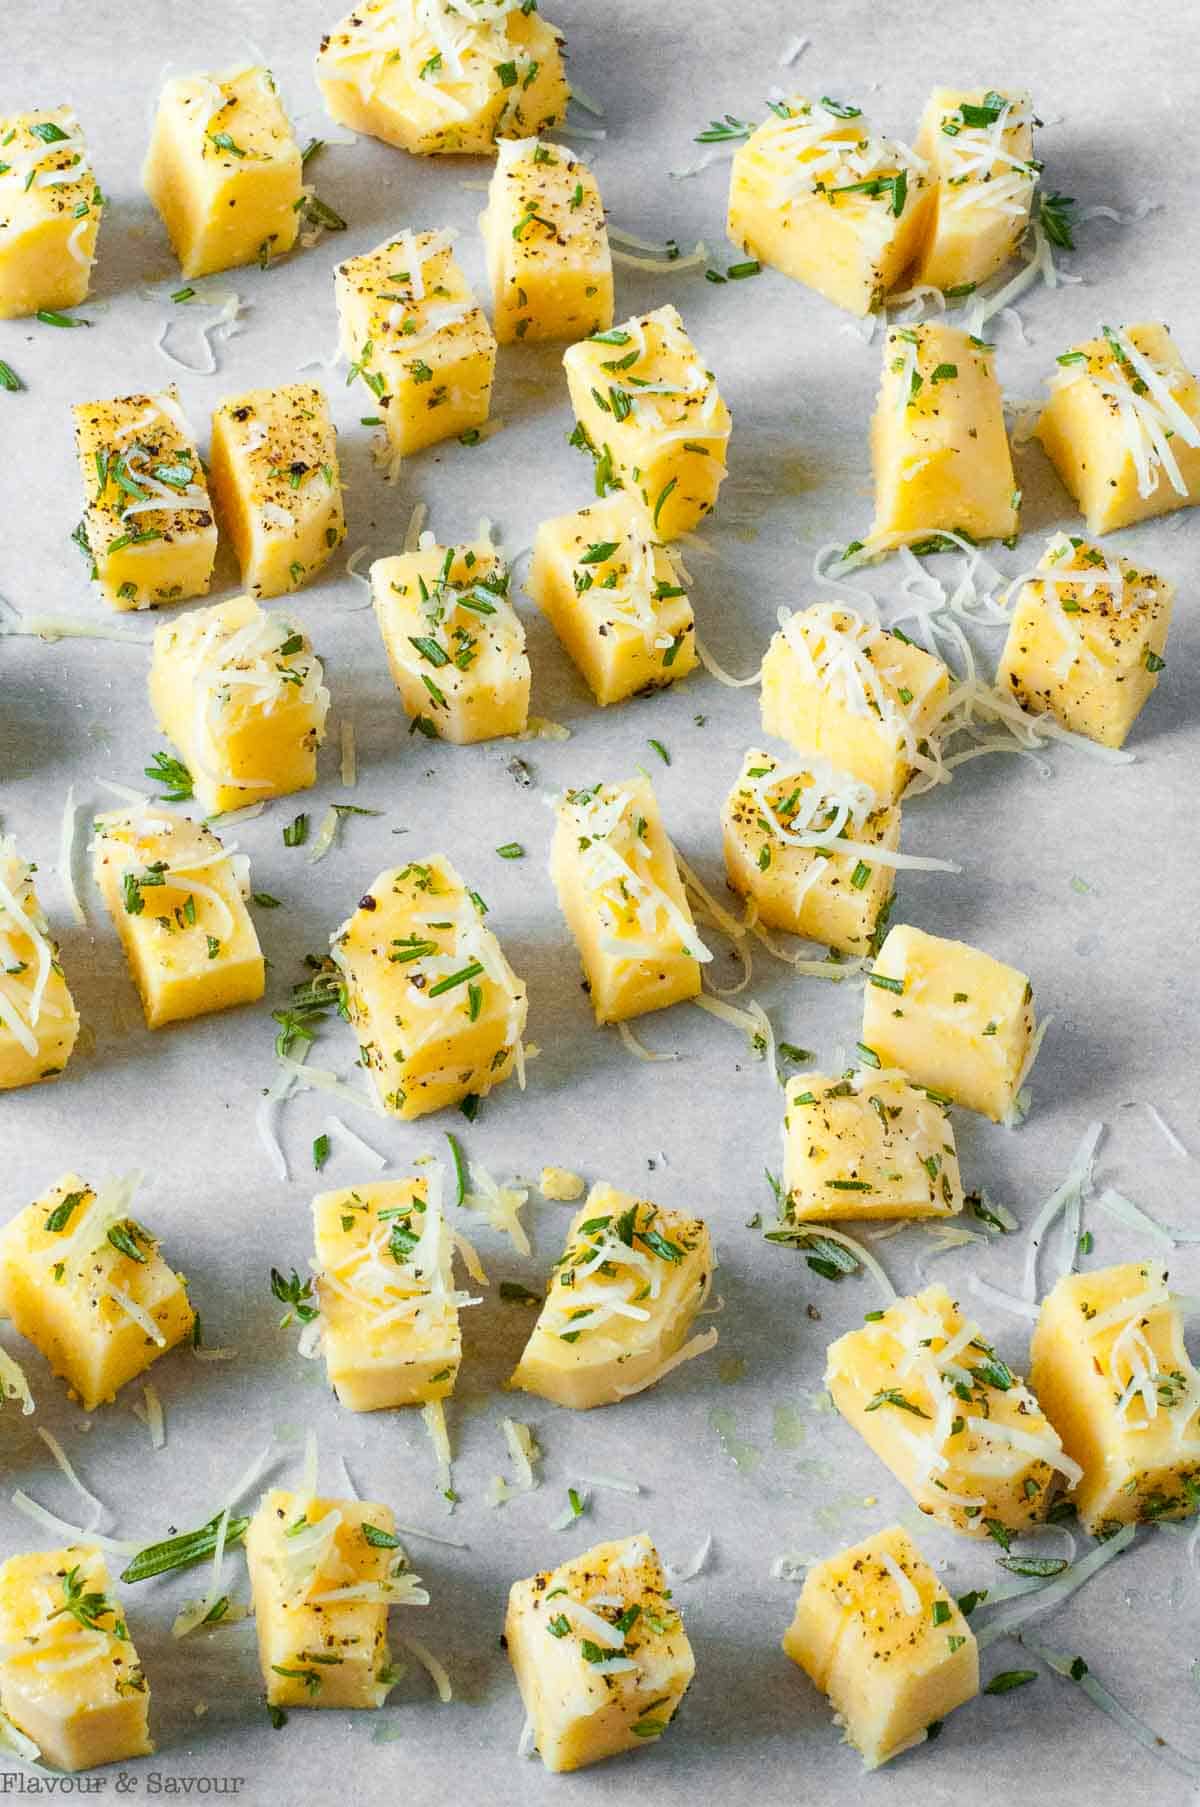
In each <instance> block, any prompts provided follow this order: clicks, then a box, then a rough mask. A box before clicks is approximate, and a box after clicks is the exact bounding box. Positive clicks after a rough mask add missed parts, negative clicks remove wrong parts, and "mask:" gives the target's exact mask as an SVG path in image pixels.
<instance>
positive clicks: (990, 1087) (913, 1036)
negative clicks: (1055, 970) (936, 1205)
mask: <svg viewBox="0 0 1200 1807" xmlns="http://www.w3.org/2000/svg"><path fill="white" fill-rule="evenodd" d="M1034 1033H1035V1022H1034V1014H1033V986H1032V985H1031V984H1030V982H1029V980H1028V979H1027V978H1026V977H1025V974H1024V973H1022V972H1018V971H1017V970H1016V968H1015V967H1013V966H1006V965H1005V964H1004V962H1003V961H1002V960H996V959H994V958H993V956H992V955H991V954H985V953H983V952H982V951H981V950H980V949H979V948H976V947H968V946H967V944H966V943H965V942H963V941H945V940H943V939H942V937H941V936H939V935H927V934H926V933H925V931H924V930H923V929H915V928H912V927H910V926H909V925H908V924H907V923H899V924H897V925H896V927H895V928H893V929H889V930H888V934H887V939H886V940H885V941H884V944H883V946H882V947H881V948H880V950H879V953H878V956H877V957H876V960H875V967H874V970H873V972H872V975H871V983H870V984H869V985H868V986H867V989H866V992H865V994H864V997H863V1029H862V1045H863V1046H864V1047H866V1048H868V1049H870V1051H871V1052H872V1053H873V1054H874V1055H875V1057H876V1058H877V1059H878V1060H879V1062H880V1063H881V1065H883V1066H885V1067H899V1068H900V1069H901V1070H902V1071H903V1072H905V1073H907V1074H908V1075H909V1077H910V1078H911V1079H912V1081H913V1083H914V1084H915V1085H920V1086H925V1087H926V1088H927V1089H928V1090H930V1091H932V1092H935V1093H937V1094H938V1095H939V1096H941V1097H943V1098H946V1099H950V1100H952V1101H953V1102H954V1103H955V1104H965V1105H966V1106H967V1108H968V1110H973V1111H979V1112H981V1113H982V1115H983V1116H985V1117H990V1118H991V1119H992V1121H993V1122H994V1123H1000V1122H1003V1121H1004V1120H1005V1119H1006V1118H1009V1117H1011V1114H1012V1112H1013V1109H1014V1107H1015V1105H1016V1099H1017V1093H1018V1091H1019V1090H1020V1088H1021V1085H1022V1082H1023V1081H1024V1079H1025V1075H1026V1073H1027V1071H1028V1068H1029V1062H1030V1058H1031V1056H1032V1053H1033V1051H1034Z"/></svg>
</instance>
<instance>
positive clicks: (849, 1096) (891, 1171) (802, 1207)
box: [782, 1067, 963, 1223]
mask: <svg viewBox="0 0 1200 1807" xmlns="http://www.w3.org/2000/svg"><path fill="white" fill-rule="evenodd" d="M784 1096H785V1100H786V1102H785V1107H784V1116H783V1193H784V1203H783V1210H782V1215H783V1216H784V1217H785V1218H786V1219H787V1221H788V1222H789V1223H837V1222H838V1221H839V1220H841V1219H843V1218H847V1219H853V1218H872V1217H874V1218H880V1217H886V1218H893V1217H953V1216H954V1215H955V1213H956V1212H959V1211H961V1210H962V1207H963V1190H962V1179H961V1177H960V1175H959V1170H958V1153H957V1150H956V1147H955V1141H954V1128H953V1125H952V1124H951V1122H950V1118H949V1115H948V1113H947V1111H946V1109H945V1107H944V1106H943V1105H940V1104H938V1103H937V1102H936V1101H935V1100H934V1099H932V1098H929V1097H927V1096H926V1094H925V1093H924V1092H922V1091H920V1090H919V1089H918V1088H917V1087H916V1086H912V1085H909V1083H908V1081H907V1080H906V1079H905V1078H904V1076H903V1075H902V1074H888V1073H875V1072H873V1071H872V1070H871V1069H870V1068H869V1067H864V1068H861V1069H860V1070H859V1071H858V1072H856V1073H854V1074H853V1075H851V1076H849V1077H835V1076H834V1075H831V1074H828V1073H797V1074H796V1075H795V1076H794V1077H793V1078H792V1079H789V1080H788V1083H787V1089H786V1092H785V1094H784Z"/></svg>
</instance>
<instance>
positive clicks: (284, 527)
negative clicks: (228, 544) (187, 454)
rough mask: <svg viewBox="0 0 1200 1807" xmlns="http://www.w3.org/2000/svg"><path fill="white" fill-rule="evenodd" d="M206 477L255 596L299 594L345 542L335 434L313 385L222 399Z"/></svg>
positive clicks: (215, 418)
mask: <svg viewBox="0 0 1200 1807" xmlns="http://www.w3.org/2000/svg"><path fill="white" fill-rule="evenodd" d="M209 481H210V482H211V484H212V493H213V500H214V502H215V503H216V508H217V514H218V517H219V519H220V521H221V525H222V527H223V528H224V531H225V532H226V534H227V535H228V536H229V538H230V539H231V540H232V541H233V548H234V551H235V552H236V554H237V558H238V563H239V565H240V566H241V571H242V583H243V585H244V586H245V588H246V589H247V590H248V591H249V593H250V594H251V596H257V597H261V596H283V595H285V594H286V593H287V592H288V591H289V590H298V589H299V588H300V586H301V584H304V583H307V582H308V581H309V580H310V579H311V578H313V577H315V576H316V574H317V572H318V571H320V569H321V568H322V566H323V565H325V564H326V563H327V562H328V560H329V558H330V555H331V554H332V553H333V552H335V551H336V549H337V548H338V547H339V546H340V545H341V543H342V541H343V540H344V539H345V537H346V517H345V512H344V510H343V507H342V479H341V474H340V472H339V469H338V455H337V432H336V429H335V428H334V425H333V422H332V420H331V419H330V418H329V403H328V401H327V400H326V398H325V394H324V391H323V390H321V389H318V388H317V387H316V385H315V384H313V383H286V384H284V385H283V387H282V388H279V389H251V390H248V391H247V392H246V394H244V395H234V396H230V397H229V398H228V399H227V400H226V401H223V402H222V403H221V405H220V407H219V408H218V409H217V410H216V412H215V413H214V415H213V418H212V450H211V452H210V454H209Z"/></svg>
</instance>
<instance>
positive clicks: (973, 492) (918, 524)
mask: <svg viewBox="0 0 1200 1807" xmlns="http://www.w3.org/2000/svg"><path fill="white" fill-rule="evenodd" d="M992 356H993V352H992V347H991V346H990V345H984V344H983V343H982V342H981V341H979V340H976V339H972V338H971V337H970V335H969V334H967V333H964V332H959V331H958V329H957V328H956V327H953V326H937V325H929V326H893V327H892V328H891V329H890V331H889V332H888V335H887V338H886V340H885V342H884V351H883V380H882V382H881V383H880V386H879V400H878V402H877V404H876V408H875V414H874V418H873V419H872V422H871V462H872V464H873V466H874V470H875V521H874V525H873V526H872V528H871V539H872V541H874V542H877V543H878V542H882V543H883V544H885V545H889V544H895V543H896V542H897V541H904V540H905V539H914V540H918V541H919V540H921V539H923V538H924V537H925V536H926V535H930V536H932V537H934V538H936V536H937V534H938V533H939V532H948V533H958V534H962V535H966V536H969V537H970V539H972V540H993V539H995V540H1004V539H1010V538H1011V537H1012V535H1013V534H1015V533H1016V532H1017V531H1018V530H1019V528H1020V501H1021V498H1020V492H1019V491H1018V489H1017V480H1016V478H1015V476H1014V475H1013V464H1012V453H1011V452H1010V450H1009V445H1008V434H1007V433H1006V432H1005V429H1004V404H1003V400H1002V398H1001V394H1000V384H999V383H998V381H997V380H996V373H995V370H994V369H993V368H992ZM889 536H895V537H894V538H893V537H889Z"/></svg>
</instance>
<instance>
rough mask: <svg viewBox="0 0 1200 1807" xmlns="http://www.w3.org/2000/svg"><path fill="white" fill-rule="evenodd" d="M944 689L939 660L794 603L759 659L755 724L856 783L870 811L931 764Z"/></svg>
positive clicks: (835, 614)
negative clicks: (869, 800)
mask: <svg viewBox="0 0 1200 1807" xmlns="http://www.w3.org/2000/svg"><path fill="white" fill-rule="evenodd" d="M949 693H950V673H949V671H948V670H947V669H946V667H945V665H943V663H942V661H941V660H940V659H935V658H934V657H933V655H932V654H931V653H927V652H925V651H923V649H922V648H921V647H919V646H914V645H913V644H912V643H911V641H908V640H905V639H902V638H901V637H900V636H899V635H898V634H891V633H889V632H888V631H887V629H886V628H882V627H878V626H876V625H875V624H874V623H873V622H870V621H865V620H864V619H863V617H862V616H861V615H858V614H856V613H855V611H854V610H853V609H846V608H841V607H839V606H838V605H836V604H833V603H826V602H818V603H814V604H813V605H812V607H811V608H807V609H797V610H796V612H795V613H794V614H793V615H791V616H790V617H789V618H788V620H787V621H786V622H785V623H784V625H783V626H782V627H781V628H780V629H779V631H778V633H776V634H775V635H774V636H773V638H772V640H771V644H770V645H769V646H768V648H767V651H766V655H765V657H764V659H763V664H762V696H761V708H762V725H763V728H764V729H765V731H766V732H767V733H768V734H775V735H777V736H778V737H779V739H780V740H786V741H788V742H790V744H791V745H792V746H793V747H795V748H796V749H797V751H798V752H800V753H803V754H805V755H806V756H808V757H809V758H817V759H823V760H825V761H827V762H828V764H829V765H830V766H831V767H832V768H833V770H834V771H837V772H844V773H847V774H848V775H849V776H850V777H852V778H856V779H858V780H859V782H860V783H862V784H865V785H866V786H867V787H868V788H869V789H870V790H871V791H872V792H873V793H874V795H875V798H876V800H877V803H878V805H879V807H881V808H882V807H884V806H886V805H888V804H892V803H896V802H898V801H899V799H900V798H901V796H903V794H904V791H905V789H906V787H907V786H908V784H909V782H910V780H911V779H912V778H913V777H914V775H915V774H917V773H922V774H924V773H928V772H931V771H933V770H934V769H935V763H934V758H933V754H932V751H931V742H932V741H933V740H934V739H935V738H936V734H937V726H938V723H939V721H940V719H941V716H942V713H943V708H944V705H945V702H946V699H947V697H948V696H949Z"/></svg>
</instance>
